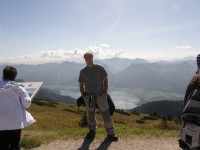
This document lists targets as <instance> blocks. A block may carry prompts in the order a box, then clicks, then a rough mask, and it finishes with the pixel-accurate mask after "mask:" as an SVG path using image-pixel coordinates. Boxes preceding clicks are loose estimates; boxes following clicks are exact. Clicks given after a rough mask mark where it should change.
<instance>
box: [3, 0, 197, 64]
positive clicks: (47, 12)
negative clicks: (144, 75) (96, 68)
mask: <svg viewBox="0 0 200 150" xmlns="http://www.w3.org/2000/svg"><path fill="white" fill-rule="evenodd" d="M199 8H200V1H199V0H12V1H11V0H0V52H1V55H0V62H7V61H12V62H21V63H26V62H27V61H28V62H30V61H31V62H37V63H40V62H42V61H43V60H45V61H46V62H48V61H62V60H77V61H78V59H80V58H82V55H83V53H84V52H85V51H87V50H91V51H93V52H94V53H95V56H96V57H97V58H111V57H115V56H117V57H128V58H136V57H139V58H145V59H149V60H158V59H163V60H171V59H176V58H177V59H178V58H182V57H187V56H196V55H197V54H198V53H200V41H199V40H200V10H199Z"/></svg>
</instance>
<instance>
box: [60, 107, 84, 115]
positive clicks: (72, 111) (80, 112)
mask: <svg viewBox="0 0 200 150" xmlns="http://www.w3.org/2000/svg"><path fill="white" fill-rule="evenodd" d="M63 111H68V112H71V113H76V114H82V113H83V112H82V111H75V110H71V109H67V108H66V109H63Z"/></svg>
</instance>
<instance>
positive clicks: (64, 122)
mask: <svg viewBox="0 0 200 150" xmlns="http://www.w3.org/2000/svg"><path fill="white" fill-rule="evenodd" d="M52 105H53V106H52ZM29 112H31V114H32V115H33V116H34V118H35V119H36V121H37V122H36V123H35V124H33V125H31V126H29V127H27V128H25V129H24V130H23V131H22V139H21V146H22V147H24V148H26V149H29V148H34V147H38V146H40V145H41V144H43V143H49V142H51V141H54V140H58V139H68V138H75V139H79V138H84V137H85V135H86V133H87V131H88V129H87V128H86V127H84V128H83V127H80V126H79V124H80V121H81V119H82V117H83V114H84V112H85V107H81V109H80V111H78V110H77V106H76V105H73V104H66V103H59V102H56V103H52V102H51V101H45V100H37V102H36V101H35V102H33V104H32V105H31V108H30V109H29ZM96 117H97V123H98V129H97V135H96V138H101V137H104V136H106V131H105V129H104V125H103V121H102V117H101V115H100V114H99V113H97V114H96ZM144 119H145V120H144ZM137 120H144V122H145V123H143V124H140V123H137ZM113 121H114V125H115V128H116V133H117V134H118V135H119V137H131V136H156V137H157V136H178V135H179V129H180V126H179V125H177V124H176V123H175V122H174V121H163V120H162V119H160V118H157V119H152V117H150V116H149V115H147V114H140V115H138V114H137V115H134V114H130V113H124V112H123V111H117V112H115V113H114V116H113Z"/></svg>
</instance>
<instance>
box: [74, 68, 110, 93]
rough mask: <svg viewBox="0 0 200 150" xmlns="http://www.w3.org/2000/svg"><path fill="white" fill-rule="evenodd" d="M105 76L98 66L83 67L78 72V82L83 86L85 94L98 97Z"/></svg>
mask: <svg viewBox="0 0 200 150" xmlns="http://www.w3.org/2000/svg"><path fill="white" fill-rule="evenodd" d="M105 76H107V72H106V71H105V69H104V68H103V67H102V66H100V65H93V67H85V68H83V69H82V70H81V71H80V74H79V80H78V81H79V82H83V83H84V85H85V92H86V93H87V94H91V95H99V94H101V93H102V92H103V77H105Z"/></svg>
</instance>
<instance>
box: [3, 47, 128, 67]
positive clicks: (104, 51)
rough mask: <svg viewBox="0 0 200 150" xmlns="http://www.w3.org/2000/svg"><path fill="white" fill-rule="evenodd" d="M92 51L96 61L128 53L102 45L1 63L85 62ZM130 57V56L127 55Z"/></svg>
mask: <svg viewBox="0 0 200 150" xmlns="http://www.w3.org/2000/svg"><path fill="white" fill-rule="evenodd" d="M87 51H90V52H92V53H93V55H94V59H108V58H112V57H126V53H125V52H124V51H122V50H120V51H115V50H111V49H110V47H109V45H107V44H101V45H100V46H89V47H88V48H87V49H86V50H81V49H78V48H75V49H74V50H63V49H59V50H50V51H41V52H39V53H37V54H33V55H26V56H20V57H9V58H0V62H1V63H8V62H9V63H17V64H41V63H48V62H63V61H71V62H84V59H83V55H84V53H85V52H87ZM127 56H128V55H127Z"/></svg>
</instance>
